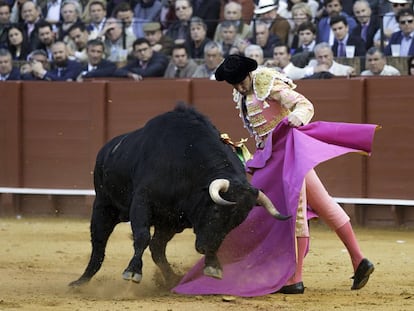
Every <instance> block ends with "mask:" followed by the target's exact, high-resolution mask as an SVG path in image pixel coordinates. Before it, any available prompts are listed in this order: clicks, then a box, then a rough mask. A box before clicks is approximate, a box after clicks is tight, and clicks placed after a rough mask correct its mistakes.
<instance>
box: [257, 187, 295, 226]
mask: <svg viewBox="0 0 414 311" xmlns="http://www.w3.org/2000/svg"><path fill="white" fill-rule="evenodd" d="M257 204H259V205H261V206H263V207H264V208H265V209H266V210H267V211H268V212H269V213H270V215H272V216H273V217H275V218H276V219H280V220H286V219H289V218H290V217H291V216H285V215H282V214H280V213H279V211H278V210H277V209H276V207H275V206H274V205H273V203H272V201H270V199H269V198H268V197H267V196H266V195H265V194H264V193H263V192H262V191H259V194H258V196H257Z"/></svg>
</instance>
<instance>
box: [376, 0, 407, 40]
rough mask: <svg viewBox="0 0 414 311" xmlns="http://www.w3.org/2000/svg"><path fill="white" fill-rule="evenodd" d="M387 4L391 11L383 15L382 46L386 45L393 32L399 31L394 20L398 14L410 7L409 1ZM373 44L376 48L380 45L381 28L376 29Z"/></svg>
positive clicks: (398, 0) (397, 0)
mask: <svg viewBox="0 0 414 311" xmlns="http://www.w3.org/2000/svg"><path fill="white" fill-rule="evenodd" d="M388 2H389V3H390V4H391V11H390V12H387V13H385V14H384V17H383V20H382V24H383V27H384V37H383V39H382V40H383V41H384V46H386V45H387V44H388V42H389V39H390V38H391V35H392V34H393V33H394V32H396V31H399V30H400V29H399V25H398V22H397V19H396V16H397V15H398V12H400V11H401V10H402V9H409V8H410V7H412V1H411V0H388ZM374 43H375V46H377V47H379V46H380V45H381V28H380V29H378V31H377V33H376V34H375V36H374Z"/></svg>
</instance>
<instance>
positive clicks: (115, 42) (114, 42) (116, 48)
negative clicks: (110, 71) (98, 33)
mask: <svg viewBox="0 0 414 311" xmlns="http://www.w3.org/2000/svg"><path fill="white" fill-rule="evenodd" d="M103 33H104V34H105V39H104V43H105V55H106V59H108V60H110V61H111V62H114V63H118V64H123V63H125V62H126V60H127V56H128V55H129V54H130V53H131V51H132V44H133V43H134V41H135V39H136V38H135V37H134V35H132V34H130V33H128V32H125V33H124V32H123V31H122V22H121V21H120V20H117V19H116V18H113V17H110V18H108V19H107V20H106V23H105V26H104V29H103Z"/></svg>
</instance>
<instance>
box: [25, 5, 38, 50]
mask: <svg viewBox="0 0 414 311" xmlns="http://www.w3.org/2000/svg"><path fill="white" fill-rule="evenodd" d="M21 11H22V13H21V15H22V19H23V25H24V32H25V34H26V36H27V38H28V40H29V45H30V51H32V50H34V49H37V48H38V47H39V36H38V33H37V32H38V30H37V27H36V25H37V24H38V23H39V22H40V21H41V20H42V19H41V18H40V17H41V14H40V13H41V12H40V7H39V6H38V5H36V4H35V3H34V2H32V1H26V2H25V3H23V5H22V10H21Z"/></svg>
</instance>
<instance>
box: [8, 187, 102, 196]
mask: <svg viewBox="0 0 414 311" xmlns="http://www.w3.org/2000/svg"><path fill="white" fill-rule="evenodd" d="M0 193H11V194H46V195H48V194H50V195H95V190H90V189H47V188H9V187H0Z"/></svg>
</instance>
